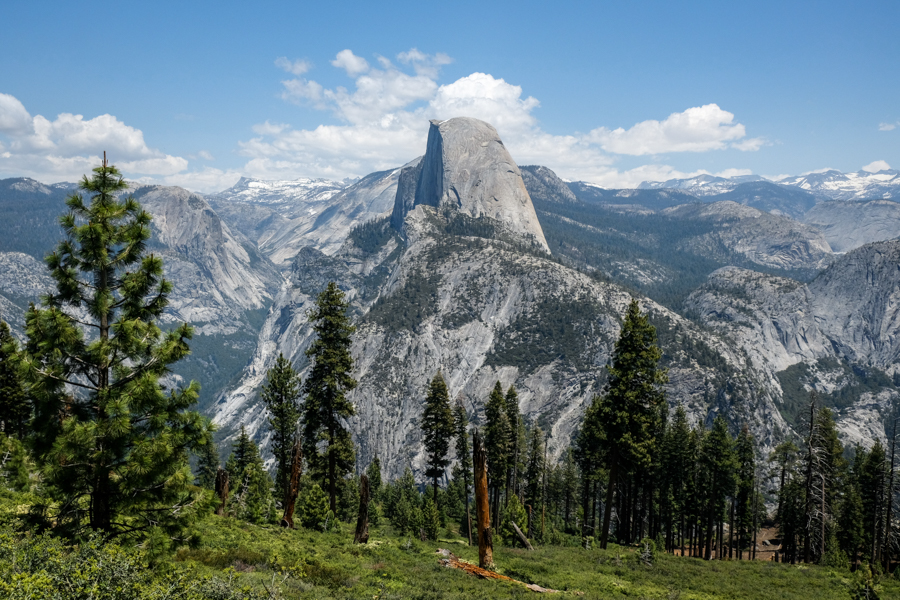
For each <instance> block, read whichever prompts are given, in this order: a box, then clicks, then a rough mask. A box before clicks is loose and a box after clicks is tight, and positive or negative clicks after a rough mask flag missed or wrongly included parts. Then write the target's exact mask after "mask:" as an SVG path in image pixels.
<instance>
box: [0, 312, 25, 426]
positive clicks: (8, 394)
mask: <svg viewBox="0 0 900 600" xmlns="http://www.w3.org/2000/svg"><path fill="white" fill-rule="evenodd" d="M18 356H19V344H18V343H17V342H16V338H14V337H13V336H12V333H10V331H9V325H7V324H6V322H5V321H0V431H2V432H3V433H5V434H6V435H13V436H16V437H18V438H19V439H24V438H25V428H26V425H27V424H28V420H29V419H30V418H31V404H30V402H29V400H28V395H27V394H26V392H25V386H24V385H23V384H22V376H21V372H20V370H19V361H18Z"/></svg>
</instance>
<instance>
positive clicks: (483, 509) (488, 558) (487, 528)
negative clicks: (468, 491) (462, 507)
mask: <svg viewBox="0 0 900 600" xmlns="http://www.w3.org/2000/svg"><path fill="white" fill-rule="evenodd" d="M472 464H473V466H474V482H475V518H476V519H477V521H478V566H479V567H481V568H482V569H493V568H494V544H493V539H492V536H491V512H490V504H489V502H488V486H487V455H486V453H485V449H484V444H483V443H482V441H481V435H480V434H479V433H478V429H475V430H474V431H472Z"/></svg>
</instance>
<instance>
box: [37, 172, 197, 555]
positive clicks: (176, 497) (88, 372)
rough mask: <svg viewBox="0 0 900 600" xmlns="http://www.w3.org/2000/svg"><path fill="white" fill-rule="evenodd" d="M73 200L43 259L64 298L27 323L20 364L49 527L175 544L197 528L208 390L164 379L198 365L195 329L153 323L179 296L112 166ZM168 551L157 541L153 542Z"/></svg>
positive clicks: (143, 217) (47, 301) (52, 298)
mask: <svg viewBox="0 0 900 600" xmlns="http://www.w3.org/2000/svg"><path fill="white" fill-rule="evenodd" d="M79 187H80V188H81V190H82V191H84V192H87V193H89V194H91V199H90V202H89V203H88V204H86V203H85V201H84V199H83V197H82V196H81V194H78V193H76V194H73V195H72V196H70V197H69V198H68V199H67V200H66V204H67V205H68V207H69V213H68V214H66V215H64V216H63V217H62V218H61V219H60V223H61V225H62V228H63V231H64V233H65V236H66V239H65V240H64V241H62V242H61V243H60V244H59V246H58V247H57V249H56V251H55V252H53V253H52V254H51V255H49V256H48V257H47V259H46V262H47V266H48V267H49V269H50V273H51V275H52V276H53V279H54V280H55V281H56V292H55V293H51V294H49V295H47V296H46V297H44V299H43V306H42V307H40V308H38V307H35V306H33V305H32V307H31V308H30V309H29V310H28V312H27V314H26V331H27V334H28V342H27V344H26V347H25V350H24V353H23V363H24V366H25V369H26V377H27V379H28V381H29V385H30V389H31V390H32V394H33V395H34V398H33V400H34V410H35V419H34V438H33V441H34V454H35V457H36V459H37V461H38V463H39V464H40V466H41V469H42V474H43V481H44V483H45V486H46V490H47V493H48V494H49V497H50V498H51V499H52V500H53V505H52V506H53V508H52V510H51V512H52V513H55V514H51V515H50V517H51V518H55V519H56V520H57V522H58V524H59V525H60V526H63V527H65V528H67V529H68V531H70V532H71V533H77V532H79V531H80V530H82V529H83V528H84V527H85V526H87V527H90V528H92V529H94V530H99V531H102V532H104V533H105V534H106V535H107V536H110V537H111V536H115V535H120V534H126V533H127V534H130V535H138V534H141V533H144V532H147V531H148V530H151V529H155V530H156V531H157V532H160V533H162V534H168V535H169V536H178V535H180V534H181V532H182V531H183V529H184V527H185V526H186V525H187V523H188V522H189V521H190V519H191V517H192V514H191V510H190V509H189V508H188V507H189V506H191V504H192V497H191V494H190V492H189V488H188V485H189V484H190V482H191V480H192V477H191V473H190V467H189V465H188V461H187V456H188V452H187V451H189V450H197V449H198V448H199V447H200V446H202V445H203V443H204V442H205V440H206V439H207V436H208V435H209V424H208V422H207V420H206V419H204V418H203V417H201V416H200V415H199V414H198V413H196V412H192V411H189V410H188V409H189V408H190V407H191V406H192V405H193V404H194V403H195V402H196V401H197V393H198V389H199V386H198V385H197V384H196V383H193V382H192V383H191V384H190V385H188V386H187V387H185V388H175V389H171V390H168V391H166V390H164V389H163V388H162V386H161V385H160V383H159V381H160V378H162V377H163V376H165V375H167V374H168V373H169V366H170V365H171V364H173V363H175V362H177V361H178V360H180V359H182V358H184V357H185V356H187V354H188V353H189V349H188V340H189V339H190V338H191V335H192V329H191V327H190V326H189V325H187V324H182V325H180V326H177V327H175V328H173V329H171V330H169V331H168V332H165V333H163V332H162V331H161V330H160V328H159V327H158V325H157V323H156V320H157V319H159V318H160V317H161V316H162V314H163V311H164V310H165V308H166V306H167V304H168V294H169V293H170V291H171V289H172V285H171V284H170V283H169V282H168V281H166V280H165V279H164V278H163V264H162V259H160V258H159V257H158V256H156V255H154V254H150V255H147V254H146V253H145V245H146V242H147V240H148V239H149V238H150V235H151V230H150V221H151V216H150V214H149V213H147V212H146V211H144V210H142V209H141V206H140V205H139V204H138V202H136V201H135V200H134V199H133V198H131V197H127V198H125V199H122V200H120V199H119V198H118V197H117V196H118V194H119V193H120V192H122V191H124V190H125V189H126V188H127V184H126V183H125V182H124V181H123V180H122V178H121V175H120V173H119V171H118V170H117V169H116V168H115V167H114V166H111V165H107V164H106V161H105V160H104V163H103V165H101V166H100V167H97V168H96V169H94V171H93V176H92V177H91V179H88V178H87V177H84V178H83V180H82V181H81V183H80V186H79ZM154 537H155V539H159V536H154Z"/></svg>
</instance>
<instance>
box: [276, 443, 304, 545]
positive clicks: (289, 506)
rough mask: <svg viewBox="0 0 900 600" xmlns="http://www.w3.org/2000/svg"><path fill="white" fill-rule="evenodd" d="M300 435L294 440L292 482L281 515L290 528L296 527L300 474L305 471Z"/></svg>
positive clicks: (282, 522) (282, 521) (282, 523)
mask: <svg viewBox="0 0 900 600" xmlns="http://www.w3.org/2000/svg"><path fill="white" fill-rule="evenodd" d="M301 442H302V440H301V439H300V436H299V435H298V436H297V439H296V440H295V441H294V449H293V454H292V455H291V482H290V484H289V487H288V489H287V497H286V498H285V499H284V516H282V517H281V526H282V527H287V528H288V529H293V528H294V506H295V505H296V504H297V493H298V492H299V491H300V475H301V474H302V472H303V447H302V444H301Z"/></svg>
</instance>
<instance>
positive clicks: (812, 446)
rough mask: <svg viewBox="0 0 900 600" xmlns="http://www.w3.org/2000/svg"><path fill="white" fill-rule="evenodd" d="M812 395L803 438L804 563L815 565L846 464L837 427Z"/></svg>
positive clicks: (822, 550) (823, 544)
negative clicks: (804, 492)
mask: <svg viewBox="0 0 900 600" xmlns="http://www.w3.org/2000/svg"><path fill="white" fill-rule="evenodd" d="M815 402H816V398H815V394H813V395H812V402H811V409H812V414H811V420H810V423H811V424H810V429H809V434H808V435H807V438H806V457H805V463H806V464H805V468H806V533H805V538H804V542H805V543H804V545H805V560H806V562H813V561H816V562H818V561H819V560H821V558H822V557H823V556H824V554H825V552H826V548H825V544H826V542H827V540H828V537H829V536H828V532H827V531H826V529H827V527H828V526H829V524H830V523H831V522H833V521H834V511H833V507H834V506H835V505H836V503H837V498H838V493H837V492H838V489H839V483H840V479H841V476H842V474H843V473H844V470H845V469H846V461H845V460H844V458H843V454H844V447H843V445H842V444H841V442H840V440H839V439H838V433H837V427H836V426H835V424H834V419H833V418H832V413H831V411H830V410H829V409H827V408H821V409H819V408H818V407H817V406H816V404H815Z"/></svg>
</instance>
